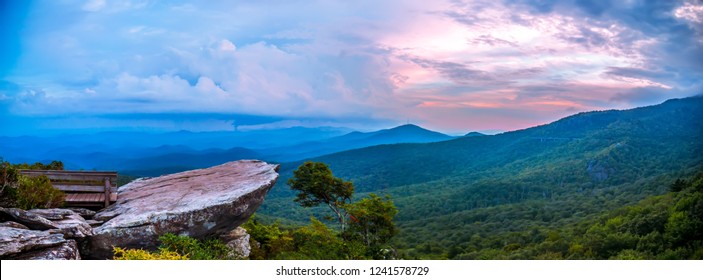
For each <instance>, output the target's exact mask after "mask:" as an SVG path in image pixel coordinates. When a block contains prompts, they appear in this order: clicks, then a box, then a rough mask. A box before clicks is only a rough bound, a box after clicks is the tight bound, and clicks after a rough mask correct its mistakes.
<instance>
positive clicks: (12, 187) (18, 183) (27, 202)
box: [0, 158, 65, 209]
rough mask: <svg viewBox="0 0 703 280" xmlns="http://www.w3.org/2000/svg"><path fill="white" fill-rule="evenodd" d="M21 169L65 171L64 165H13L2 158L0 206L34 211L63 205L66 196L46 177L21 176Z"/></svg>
mask: <svg viewBox="0 0 703 280" xmlns="http://www.w3.org/2000/svg"><path fill="white" fill-rule="evenodd" d="M20 169H43V170H63V163H62V162H60V161H52V162H51V163H49V164H42V163H40V162H36V163H34V164H31V165H30V164H27V163H21V164H11V163H9V162H6V161H4V160H3V159H2V158H0V206H2V207H19V208H22V209H32V208H52V207H60V206H61V205H63V201H64V197H65V195H64V194H63V192H61V191H59V190H57V189H55V188H54V187H53V186H52V185H51V183H50V182H49V179H48V178H47V177H46V176H40V177H36V178H30V177H27V176H24V175H22V174H20V173H19V170H20Z"/></svg>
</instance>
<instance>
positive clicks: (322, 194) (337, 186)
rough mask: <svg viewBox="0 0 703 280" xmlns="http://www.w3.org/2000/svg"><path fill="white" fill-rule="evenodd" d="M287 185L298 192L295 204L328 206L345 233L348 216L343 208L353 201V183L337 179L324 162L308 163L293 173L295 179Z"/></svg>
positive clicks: (291, 179)
mask: <svg viewBox="0 0 703 280" xmlns="http://www.w3.org/2000/svg"><path fill="white" fill-rule="evenodd" d="M287 183H288V186H290V188H291V189H293V190H295V191H298V193H297V194H296V198H295V202H297V203H299V204H300V205H301V206H303V207H313V206H317V205H320V204H325V205H327V206H328V207H329V208H330V209H331V210H332V211H333V212H334V214H335V216H336V217H337V221H338V222H339V225H340V226H341V228H342V231H344V228H345V220H346V215H347V214H346V212H345V209H344V207H343V206H344V205H345V204H347V203H348V202H350V201H351V197H352V194H353V193H354V185H353V184H352V183H351V182H348V181H344V180H342V179H340V178H337V177H335V176H334V175H333V174H332V171H331V170H330V168H329V167H328V166H327V165H326V164H324V163H322V162H311V161H307V162H305V163H303V164H302V165H300V166H299V167H298V169H296V170H295V171H293V177H292V178H290V179H289V180H288V182H287Z"/></svg>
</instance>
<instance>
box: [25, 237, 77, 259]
mask: <svg viewBox="0 0 703 280" xmlns="http://www.w3.org/2000/svg"><path fill="white" fill-rule="evenodd" d="M12 259H17V260H80V259H81V255H80V253H79V251H78V245H77V243H76V241H75V240H66V242H64V243H62V244H60V245H58V246H54V247H48V248H43V249H41V250H35V251H30V252H25V253H21V254H18V255H15V256H14V257H13V258H12Z"/></svg>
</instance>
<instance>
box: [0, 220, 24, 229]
mask: <svg viewBox="0 0 703 280" xmlns="http://www.w3.org/2000/svg"><path fill="white" fill-rule="evenodd" d="M0 227H11V228H18V229H29V228H28V227H27V226H25V225H23V224H20V223H18V222H13V221H7V222H2V223H0Z"/></svg>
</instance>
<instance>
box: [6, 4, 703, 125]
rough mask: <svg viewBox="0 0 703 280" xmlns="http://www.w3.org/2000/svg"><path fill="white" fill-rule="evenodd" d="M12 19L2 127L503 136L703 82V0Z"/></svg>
mask: <svg viewBox="0 0 703 280" xmlns="http://www.w3.org/2000/svg"><path fill="white" fill-rule="evenodd" d="M197 5H199V6H197ZM184 18H187V19H189V20H188V21H187V22H184V21H182V20H180V19H184ZM0 23H2V24H1V25H0V35H1V37H2V38H3V39H4V41H5V42H6V43H5V44H3V46H2V52H0V120H2V122H1V123H2V129H0V136H20V135H34V136H41V135H48V134H62V133H67V134H76V133H82V132H88V133H91V132H92V133H96V132H104V131H143V132H172V131H181V130H186V131H193V132H206V131H233V130H234V129H235V127H237V129H275V128H285V127H298V126H300V127H340V128H349V129H352V130H356V131H375V130H380V129H386V128H391V127H397V126H400V125H403V124H406V123H412V124H416V125H418V126H420V127H423V128H426V129H429V130H432V131H437V132H441V133H445V134H447V135H453V136H456V135H463V134H466V133H468V132H472V131H477V132H482V133H485V132H488V133H490V134H494V133H497V132H507V131H514V130H519V129H525V128H529V127H534V126H537V125H542V124H547V123H551V122H553V121H556V120H559V119H561V118H564V117H567V116H570V115H573V114H576V113H579V112H589V111H595V110H609V109H629V108H635V107H642V106H649V105H655V104H659V103H662V102H664V101H665V100H669V99H673V98H683V97H689V96H694V95H698V94H700V93H701V92H703V66H702V65H701V64H700V63H697V62H696V61H701V60H703V40H701V39H700V38H703V34H701V33H703V5H701V3H700V2H699V1H684V0H682V1H664V2H647V3H642V2H639V1H623V2H618V3H603V2H600V1H575V2H574V1H558V2H556V1H546V2H545V1H530V0H515V1H508V0H506V1H498V2H495V1H484V0H477V1H468V2H466V3H463V2H462V3H460V2H457V1H439V2H433V3H431V4H427V3H425V2H424V1H399V2H397V1H387V2H383V3H371V2H360V3H346V2H325V3H308V2H301V3H289V2H273V3H266V4H262V3H231V2H209V3H189V2H188V1H178V2H169V3H157V2H152V1H120V2H119V3H116V2H113V1H106V0H89V1H78V0H66V1H61V2H59V1H56V2H55V1H46V2H34V3H25V2H14V1H9V2H5V1H3V2H0Z"/></svg>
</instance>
